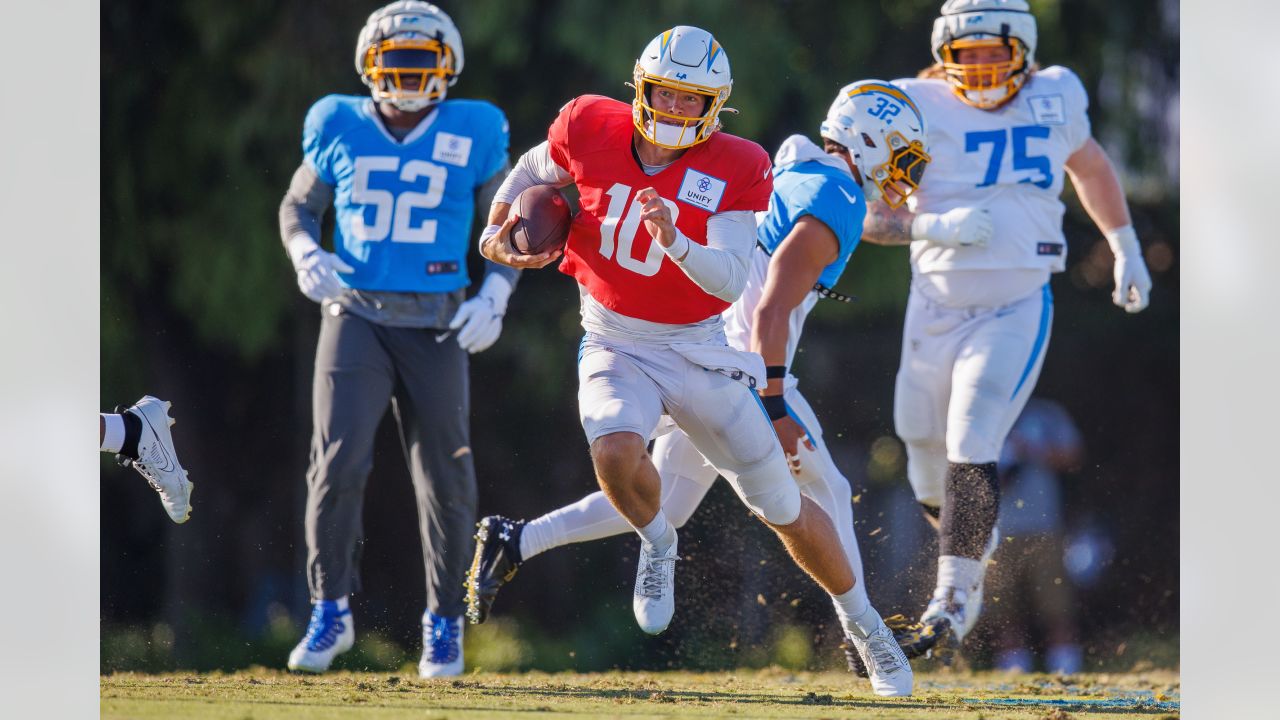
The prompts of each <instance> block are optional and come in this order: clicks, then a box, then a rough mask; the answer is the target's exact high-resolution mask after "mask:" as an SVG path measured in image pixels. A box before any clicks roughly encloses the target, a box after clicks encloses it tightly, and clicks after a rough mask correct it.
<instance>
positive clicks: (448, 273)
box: [280, 0, 517, 677]
mask: <svg viewBox="0 0 1280 720" xmlns="http://www.w3.org/2000/svg"><path fill="white" fill-rule="evenodd" d="M355 63H356V69H357V71H358V72H359V73H360V77H361V79H362V80H363V81H364V82H365V84H366V85H368V86H369V88H370V90H371V92H372V98H370V97H364V96H349V95H330V96H328V97H325V98H322V99H321V100H320V101H319V102H317V103H316V104H315V105H313V106H312V107H311V109H310V110H309V111H308V112H307V116H306V121H305V123H304V126H303V139H302V149H303V155H304V159H303V163H302V166H301V167H299V168H298V170H297V172H296V173H295V174H294V176H293V180H292V182H291V184H290V187H289V191H288V193H287V194H286V195H285V198H284V201H283V203H282V204H281V207H280V234H281V237H282V239H283V241H284V244H285V248H286V250H287V251H288V254H289V258H290V259H291V260H292V261H293V265H294V268H295V270H296V271H297V280H298V287H299V289H301V291H302V292H303V294H304V295H306V296H307V297H308V298H310V299H311V300H314V301H315V302H318V303H320V306H321V316H322V321H321V326H320V338H319V342H318V344H317V348H316V361H315V379H314V385H313V390H312V406H313V407H312V412H313V421H314V432H313V435H312V441H311V461H310V467H309V469H308V471H307V506H306V541H307V584H308V587H309V589H310V592H311V599H312V602H313V603H314V607H313V611H312V616H311V622H310V625H309V626H308V628H307V631H306V635H305V636H304V637H303V639H302V641H301V642H299V643H298V646H297V647H295V648H294V650H293V652H292V653H291V654H290V655H289V663H288V665H289V668H290V669H292V670H304V671H310V672H322V671H324V670H326V669H328V667H329V665H330V663H331V662H332V661H333V659H334V657H335V656H336V655H337V654H339V653H341V652H344V651H346V650H348V649H350V648H351V646H352V644H353V643H354V639H355V633H354V630H353V625H352V618H351V609H350V606H349V600H348V596H349V595H350V594H351V593H353V592H356V591H358V590H359V588H360V583H359V577H358V574H357V570H358V568H357V561H358V558H359V545H360V542H361V535H362V527H361V514H362V506H363V494H364V486H365V481H366V480H367V478H368V474H369V470H370V468H371V467H372V464H373V442H374V435H375V432H376V430H377V428H378V423H379V421H380V420H381V418H382V416H383V415H384V414H385V413H386V410H387V405H388V403H390V404H391V406H392V409H393V410H394V413H395V418H396V421H397V424H398V426H399V430H400V437H401V440H402V442H403V445H404V450H405V457H406V459H407V461H408V464H409V470H410V472H411V474H412V476H413V485H414V491H415V493H416V496H417V501H418V521H419V527H420V532H421V540H422V547H423V554H424V559H425V563H426V578H427V603H426V605H427V608H426V611H425V612H424V613H423V616H422V636H423V653H422V660H421V662H420V663H419V665H418V670H419V673H420V674H421V675H422V676H423V677H437V676H445V675H457V674H459V673H460V672H462V668H463V658H462V614H463V608H464V604H463V597H462V582H463V576H464V575H465V572H466V559H467V556H468V553H469V550H470V546H471V528H472V525H473V524H474V522H475V516H476V495H477V492H476V480H475V468H474V466H473V460H472V456H471V442H470V429H469V425H468V422H469V420H468V418H469V415H470V401H469V390H468V376H467V357H468V353H475V352H479V351H481V350H484V349H486V348H488V347H489V346H490V345H492V344H493V343H494V341H496V340H497V338H498V334H499V333H500V332H501V330H502V316H503V313H504V312H505V311H506V307H507V298H508V297H509V296H510V294H511V290H512V288H513V286H514V284H515V282H516V276H517V272H516V271H514V270H513V269H511V268H507V267H504V266H500V265H494V264H492V263H486V271H485V278H484V283H483V285H482V286H481V288H480V291H479V292H478V293H477V294H476V295H475V296H474V297H472V298H471V299H470V300H467V299H466V288H467V286H468V285H469V284H470V280H469V278H468V276H467V263H466V258H467V248H468V247H469V246H470V245H471V237H472V233H471V231H472V219H473V216H474V215H475V213H476V208H477V207H481V208H487V207H488V206H489V202H490V199H491V198H492V196H493V193H494V192H495V191H496V190H497V188H498V186H499V185H500V184H501V182H502V179H503V178H504V177H505V176H506V172H507V170H508V168H509V163H508V158H507V136H508V129H507V121H506V118H505V117H504V116H503V114H502V111H500V110H499V109H498V108H496V107H494V106H493V105H491V104H489V103H487V102H480V101H475V100H457V99H446V94H447V92H448V89H449V87H450V86H452V85H453V84H454V82H456V81H457V78H458V75H459V73H461V72H462V67H463V51H462V38H461V37H460V36H459V34H458V30H457V28H456V27H455V26H454V24H453V21H452V20H451V19H450V18H449V16H448V15H446V14H445V13H444V12H442V11H440V9H439V8H437V7H435V6H434V5H431V4H428V3H425V2H419V1H417V0H403V1H400V2H393V3H391V4H390V5H387V6H386V7H383V8H381V9H380V10H377V11H376V12H374V13H373V14H372V15H370V16H369V20H368V22H367V23H366V24H365V26H364V29H363V30H361V32H360V36H359V39H358V41H357V44H356V58H355ZM330 204H332V205H333V207H334V214H335V222H334V238H333V247H334V251H333V252H332V253H330V252H327V251H325V250H323V249H321V247H320V243H319V240H320V219H321V217H322V216H323V215H324V212H325V211H326V209H327V208H328V207H329V205H330Z"/></svg>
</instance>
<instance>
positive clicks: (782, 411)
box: [760, 395, 787, 420]
mask: <svg viewBox="0 0 1280 720" xmlns="http://www.w3.org/2000/svg"><path fill="white" fill-rule="evenodd" d="M760 403H761V404H762V405H764V411H765V414H767V415H768V416H769V419H770V420H781V419H782V418H784V417H786V416H787V401H786V400H783V399H782V396H781V395H761V396H760Z"/></svg>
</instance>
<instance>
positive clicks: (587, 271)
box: [469, 26, 912, 695]
mask: <svg viewBox="0 0 1280 720" xmlns="http://www.w3.org/2000/svg"><path fill="white" fill-rule="evenodd" d="M634 81H635V82H634V87H635V92H636V94H635V98H634V100H633V101H632V103H631V104H630V105H627V104H626V103H622V102H619V101H617V100H612V99H610V98H606V97H601V96H598V95H585V96H582V97H578V98H575V99H574V100H571V101H570V102H569V103H568V104H566V105H565V106H564V107H563V108H562V109H561V110H560V114H559V116H558V117H557V118H556V120H555V121H554V122H553V123H552V125H551V128H550V130H549V131H548V133H547V140H546V142H544V143H541V144H539V145H538V146H536V147H534V148H533V149H532V150H530V151H529V152H527V153H525V155H524V156H523V157H521V158H520V161H519V162H518V163H517V165H516V167H515V168H514V169H513V171H512V173H511V174H510V175H509V176H508V177H507V179H506V181H505V182H504V183H503V186H502V187H501V188H500V189H499V190H498V193H497V195H496V196H495V198H494V203H493V206H492V208H491V210H490V214H489V222H490V226H489V227H488V228H486V229H485V231H484V233H482V235H481V252H482V253H483V254H484V256H485V257H487V258H489V259H490V260H493V261H495V262H499V263H504V264H507V265H511V266H513V267H518V268H537V267H543V266H545V265H547V264H549V263H551V262H553V261H555V260H556V259H557V258H558V257H559V255H560V253H559V251H552V252H548V253H542V254H539V255H531V256H526V255H521V254H519V253H517V252H516V251H515V249H514V248H513V247H512V246H511V242H510V231H511V227H512V225H513V224H514V220H513V219H509V218H508V214H509V212H510V208H511V202H512V201H513V200H514V199H515V198H516V197H517V196H518V195H519V194H520V192H522V191H523V190H525V189H526V188H529V187H532V186H534V185H537V184H549V185H557V186H565V185H568V184H570V183H574V184H576V185H577V187H578V190H579V193H580V198H581V206H582V210H581V212H580V213H579V214H578V215H577V216H576V217H575V218H574V221H573V224H572V226H571V228H570V232H569V239H568V243H567V245H566V246H565V249H564V261H563V262H562V263H561V265H560V270H561V272H563V273H565V274H567V275H570V276H572V277H573V278H574V279H575V280H577V282H578V286H579V290H580V295H581V302H582V325H583V328H584V329H585V330H586V334H585V335H584V336H583V339H582V345H581V348H580V350H579V361H578V373H579V389H578V403H579V413H580V417H581V420H582V425H583V429H584V430H585V431H586V434H587V440H588V442H589V443H590V446H591V458H592V461H593V463H594V466H595V471H596V477H597V479H598V480H599V482H600V487H601V489H602V490H603V491H604V493H605V495H606V496H607V497H608V498H609V501H610V502H611V503H612V504H613V505H614V507H616V508H617V510H618V512H619V514H621V515H622V516H623V517H624V518H626V520H627V522H628V523H630V524H631V525H632V526H633V527H634V528H635V529H636V532H637V533H639V535H640V537H641V545H640V560H639V566H638V569H637V574H636V585H635V593H634V597H633V603H632V605H633V609H634V610H635V615H636V620H637V621H638V622H639V624H640V627H641V628H642V629H643V630H644V631H645V632H648V633H652V634H657V633H660V632H662V631H663V630H665V629H666V627H667V625H668V624H669V623H670V621H671V617H672V614H673V613H674V609H675V595H674V580H675V567H674V566H675V560H676V559H677V550H676V547H677V543H676V540H677V538H676V531H675V528H674V527H673V526H672V524H671V523H670V522H669V521H668V519H667V517H666V516H665V515H664V514H663V512H662V508H661V503H660V487H661V482H660V480H659V476H658V472H657V470H656V469H655V468H654V465H653V462H652V460H651V459H650V457H649V454H648V452H647V450H646V447H647V444H648V441H649V439H650V438H651V437H652V436H654V434H655V432H658V434H661V430H662V429H669V428H670V426H671V425H672V424H674V425H676V426H678V427H679V428H680V429H682V430H684V432H685V433H686V434H687V435H688V436H689V438H690V439H691V440H692V441H693V444H694V446H695V447H696V448H697V449H698V450H699V451H700V452H701V453H702V454H703V455H704V456H705V457H706V458H707V459H708V460H709V461H710V462H711V463H712V465H714V466H715V467H716V469H717V470H718V471H719V472H720V474H722V475H724V476H725V478H726V479H727V480H728V481H729V482H730V484H731V485H732V486H733V488H734V490H735V492H737V494H738V496H739V497H740V498H741V499H742V501H743V502H744V503H745V504H746V505H747V506H748V507H749V508H750V509H751V510H752V512H754V513H755V514H756V515H757V516H758V517H759V518H761V519H762V520H763V521H764V522H765V523H766V524H767V525H769V527H770V528H772V529H773V530H774V531H775V532H776V533H777V534H778V536H779V537H780V538H781V539H782V541H783V544H784V545H785V546H786V548H787V551H788V552H789V553H790V554H791V556H792V558H794V559H795V561H796V563H797V564H798V565H799V566H800V567H801V568H802V569H804V570H805V571H806V572H808V573H809V574H810V575H811V576H812V577H813V578H814V579H815V580H816V581H817V582H818V584H819V585H820V586H822V588H823V589H824V590H826V591H827V592H828V593H830V594H831V596H832V598H833V600H834V602H835V605H836V608H837V611H838V614H839V616H840V620H841V624H842V625H843V627H844V630H845V632H846V634H849V635H852V636H854V637H856V638H858V639H860V640H861V641H862V642H864V643H867V644H868V646H869V647H870V648H871V650H872V651H871V653H869V655H870V656H871V657H873V658H874V660H873V662H872V664H873V665H874V667H873V668H872V680H873V686H874V687H875V689H876V692H877V693H878V694H881V695H908V694H910V693H911V689H912V674H911V667H910V665H909V664H908V662H907V660H906V658H905V657H904V656H903V654H902V652H901V650H900V649H899V648H898V645H897V643H896V642H895V641H894V638H893V635H892V633H891V632H890V631H889V629H888V628H887V627H885V625H884V622H883V621H882V620H881V618H880V616H879V614H878V613H877V612H876V611H875V609H874V608H872V607H871V606H870V604H869V603H868V602H867V600H866V595H865V594H864V593H857V592H854V591H853V590H854V588H853V586H854V576H853V573H852V570H851V569H850V565H849V562H848V559H847V558H846V556H845V553H844V551H843V549H842V547H841V545H840V541H839V538H838V536H837V534H836V531H835V528H834V526H833V525H832V523H831V520H830V518H829V517H828V516H827V515H826V513H824V512H823V511H822V510H821V509H820V508H819V507H818V506H817V505H816V504H815V503H814V502H813V501H812V500H810V499H808V498H805V497H803V496H802V495H801V493H800V491H799V488H798V486H797V484H796V481H795V478H794V477H793V476H792V474H791V472H790V470H789V469H788V466H787V462H786V460H785V459H784V457H783V452H782V449H781V446H780V445H779V443H778V440H777V437H776V435H775V434H774V430H773V425H772V423H771V422H770V420H769V417H768V415H767V414H766V413H765V411H764V408H763V406H762V405H761V402H760V398H759V396H758V395H757V391H759V390H762V389H763V388H764V387H765V385H766V384H767V383H766V372H765V367H764V361H763V359H761V357H760V356H759V355H758V354H755V353H749V352H743V351H739V350H735V349H733V348H730V347H729V346H728V344H727V343H726V342H725V334H724V325H723V321H722V320H721V318H720V313H721V312H723V311H724V310H725V309H726V308H727V307H728V306H729V304H730V303H732V302H733V301H734V300H736V299H737V298H738V297H739V296H740V295H741V294H742V291H743V287H744V286H745V283H746V278H747V272H748V267H749V262H750V257H751V254H752V251H753V249H754V245H755V212H757V211H763V210H766V209H767V207H768V202H769V195H770V192H771V190H772V173H771V165H770V161H769V156H768V155H767V154H766V153H765V151H764V150H763V149H762V148H761V147H760V146H759V145H756V144H755V143H752V142H749V141H747V140H744V139H742V138H738V137H735V136H733V135H729V134H728V133H724V132H720V121H719V115H720V113H721V112H722V111H723V110H724V104H725V101H726V100H728V98H729V91H730V88H731V86H732V80H731V78H730V72H729V61H728V58H727V57H726V55H725V52H724V49H723V48H722V47H721V46H720V44H719V43H717V42H716V40H715V38H713V37H712V36H711V34H710V33H708V32H706V31H705V30H701V29H698V28H694V27H688V26H678V27H675V28H672V29H670V30H667V31H666V32H664V33H662V34H661V35H659V36H658V37H656V38H654V39H653V40H652V41H651V42H650V43H649V45H648V46H647V47H646V48H645V49H644V52H643V53H642V54H641V57H640V58H639V60H637V61H636V66H635V74H634ZM486 530H487V528H486V527H485V526H483V525H482V526H481V533H484V532H486ZM481 561H482V562H483V561H484V559H483V558H482V559H481ZM476 577H477V573H476V572H475V568H474V567H473V569H472V579H473V582H472V583H471V584H470V587H469V592H472V593H476V592H483V591H484V590H483V588H478V587H477V586H476V585H477V584H476V582H475V578H476Z"/></svg>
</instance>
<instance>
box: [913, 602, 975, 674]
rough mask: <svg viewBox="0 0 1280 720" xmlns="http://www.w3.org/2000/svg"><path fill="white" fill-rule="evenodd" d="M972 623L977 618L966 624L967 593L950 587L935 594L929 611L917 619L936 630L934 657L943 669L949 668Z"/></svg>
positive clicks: (967, 613)
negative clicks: (940, 662)
mask: <svg viewBox="0 0 1280 720" xmlns="http://www.w3.org/2000/svg"><path fill="white" fill-rule="evenodd" d="M974 622H976V618H975V619H974V621H970V620H969V596H968V593H966V592H965V591H963V590H960V589H959V588H953V587H940V588H937V589H936V590H934V591H933V598H932V599H931V600H929V607H927V608H925V611H924V614H923V615H921V616H920V623H921V624H922V625H933V626H934V627H935V628H936V629H937V634H938V638H937V640H936V642H935V643H934V648H933V655H934V657H937V658H938V659H939V660H941V661H942V663H943V664H944V665H950V664H951V661H952V659H953V658H954V657H955V653H956V652H958V651H959V650H960V645H961V644H962V643H963V642H964V638H965V635H968V634H969V630H971V629H972V628H973V625H974ZM944 623H945V624H944Z"/></svg>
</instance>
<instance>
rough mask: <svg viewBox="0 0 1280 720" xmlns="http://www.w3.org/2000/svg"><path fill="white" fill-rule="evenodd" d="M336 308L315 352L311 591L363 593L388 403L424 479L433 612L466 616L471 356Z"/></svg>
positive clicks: (418, 478)
mask: <svg viewBox="0 0 1280 720" xmlns="http://www.w3.org/2000/svg"><path fill="white" fill-rule="evenodd" d="M334 307H337V306H335V305H328V304H326V306H325V310H326V312H325V313H324V315H323V320H322V321H321V325H320V339H319V342H318V343H317V346H316V364H315V380H314V384H313V385H312V391H311V403H312V418H313V433H312V438H311V465H310V468H309V469H308V470H307V516H306V538H307V586H308V587H309V588H310V590H311V597H312V599H313V600H320V599H324V600H332V599H335V598H339V597H342V596H344V595H347V594H349V593H352V592H357V591H359V589H360V579H359V574H358V569H359V568H358V565H359V554H360V553H359V546H360V545H362V544H363V543H362V541H363V535H364V531H363V525H362V515H363V506H364V488H365V482H366V481H367V480H368V477H369V470H370V469H371V468H372V467H373V444H374V436H375V435H376V433H377V429H378V423H379V421H380V420H381V419H382V416H383V414H385V413H386V411H387V404H388V401H389V402H390V404H391V408H392V411H393V412H394V414H395V418H396V424H397V426H398V428H399V430H400V439H401V442H402V444H403V447H404V452H405V459H406V461H407V462H408V465H409V471H410V473H411V474H412V476H413V489H414V493H415V495H416V496H417V502H418V526H419V531H420V533H421V536H422V549H423V556H424V558H423V559H424V562H425V564H426V578H427V608H428V609H429V610H431V611H432V612H434V613H436V614H437V615H442V616H446V617H454V616H458V615H461V614H462V612H463V607H464V603H463V587H462V583H463V579H464V576H465V574H466V570H467V565H468V563H469V562H470V561H471V553H472V547H473V542H474V541H473V539H472V532H473V530H474V527H475V522H476V475H475V465H474V464H473V461H472V456H471V440H470V424H469V418H470V414H471V404H470V399H469V392H470V390H469V385H468V378H467V353H466V351H464V350H463V349H462V348H460V347H458V343H457V341H456V340H455V339H454V335H453V334H452V333H450V334H449V335H448V336H447V337H445V338H444V339H443V340H440V341H437V337H440V335H441V334H443V332H444V331H440V330H434V329H419V328H398V327H386V326H383V325H378V324H376V323H372V322H369V321H368V320H365V319H363V318H361V317H358V316H356V315H353V314H351V313H350V312H348V311H346V310H343V311H342V312H341V313H340V314H338V315H332V314H330V312H331V311H332V309H333V308H334Z"/></svg>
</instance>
